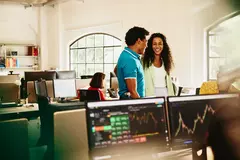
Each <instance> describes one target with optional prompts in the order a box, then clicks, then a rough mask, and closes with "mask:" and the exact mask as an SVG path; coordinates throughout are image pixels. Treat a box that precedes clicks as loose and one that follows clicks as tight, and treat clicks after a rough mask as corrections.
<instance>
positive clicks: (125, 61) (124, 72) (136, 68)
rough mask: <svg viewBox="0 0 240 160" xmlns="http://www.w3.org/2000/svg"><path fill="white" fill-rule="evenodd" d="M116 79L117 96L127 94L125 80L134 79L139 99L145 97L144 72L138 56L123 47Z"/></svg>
mask: <svg viewBox="0 0 240 160" xmlns="http://www.w3.org/2000/svg"><path fill="white" fill-rule="evenodd" d="M117 77H118V85H119V92H118V93H119V96H122V95H124V93H126V92H129V91H128V89H127V85H126V82H125V79H128V78H129V79H131V78H135V79H136V82H137V92H138V94H139V96H140V97H145V83H144V72H143V67H142V64H141V62H140V55H139V54H137V53H136V52H134V51H132V50H131V49H130V48H128V47H125V49H124V50H123V51H122V53H121V55H120V57H119V59H118V63H117Z"/></svg>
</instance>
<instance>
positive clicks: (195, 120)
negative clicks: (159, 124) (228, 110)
mask: <svg viewBox="0 0 240 160" xmlns="http://www.w3.org/2000/svg"><path fill="white" fill-rule="evenodd" d="M238 101H239V98H238V94H216V95H199V96H183V97H168V103H167V104H168V114H169V116H168V117H169V124H170V134H171V137H170V140H171V147H172V149H182V148H188V147H189V148H190V147H192V146H193V144H194V145H196V144H197V145H199V146H202V145H204V144H205V142H206V140H207V133H208V127H209V124H210V122H211V119H213V118H214V116H215V114H216V113H217V111H218V110H219V109H221V108H222V107H230V105H238Z"/></svg>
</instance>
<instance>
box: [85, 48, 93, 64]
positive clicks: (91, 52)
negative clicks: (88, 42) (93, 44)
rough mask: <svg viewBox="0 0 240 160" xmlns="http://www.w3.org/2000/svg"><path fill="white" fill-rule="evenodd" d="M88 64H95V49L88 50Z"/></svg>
mask: <svg viewBox="0 0 240 160" xmlns="http://www.w3.org/2000/svg"><path fill="white" fill-rule="evenodd" d="M86 56H87V63H94V48H89V49H86Z"/></svg>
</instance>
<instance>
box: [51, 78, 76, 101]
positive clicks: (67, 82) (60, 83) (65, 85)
mask: <svg viewBox="0 0 240 160" xmlns="http://www.w3.org/2000/svg"><path fill="white" fill-rule="evenodd" d="M53 87H54V96H55V97H56V98H68V97H76V96H77V92H76V81H75V79H54V80H53Z"/></svg>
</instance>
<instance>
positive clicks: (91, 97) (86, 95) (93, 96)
mask: <svg viewBox="0 0 240 160" xmlns="http://www.w3.org/2000/svg"><path fill="white" fill-rule="evenodd" d="M100 100H101V98H100V94H99V92H98V91H97V90H87V89H80V101H81V102H83V101H100Z"/></svg>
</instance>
